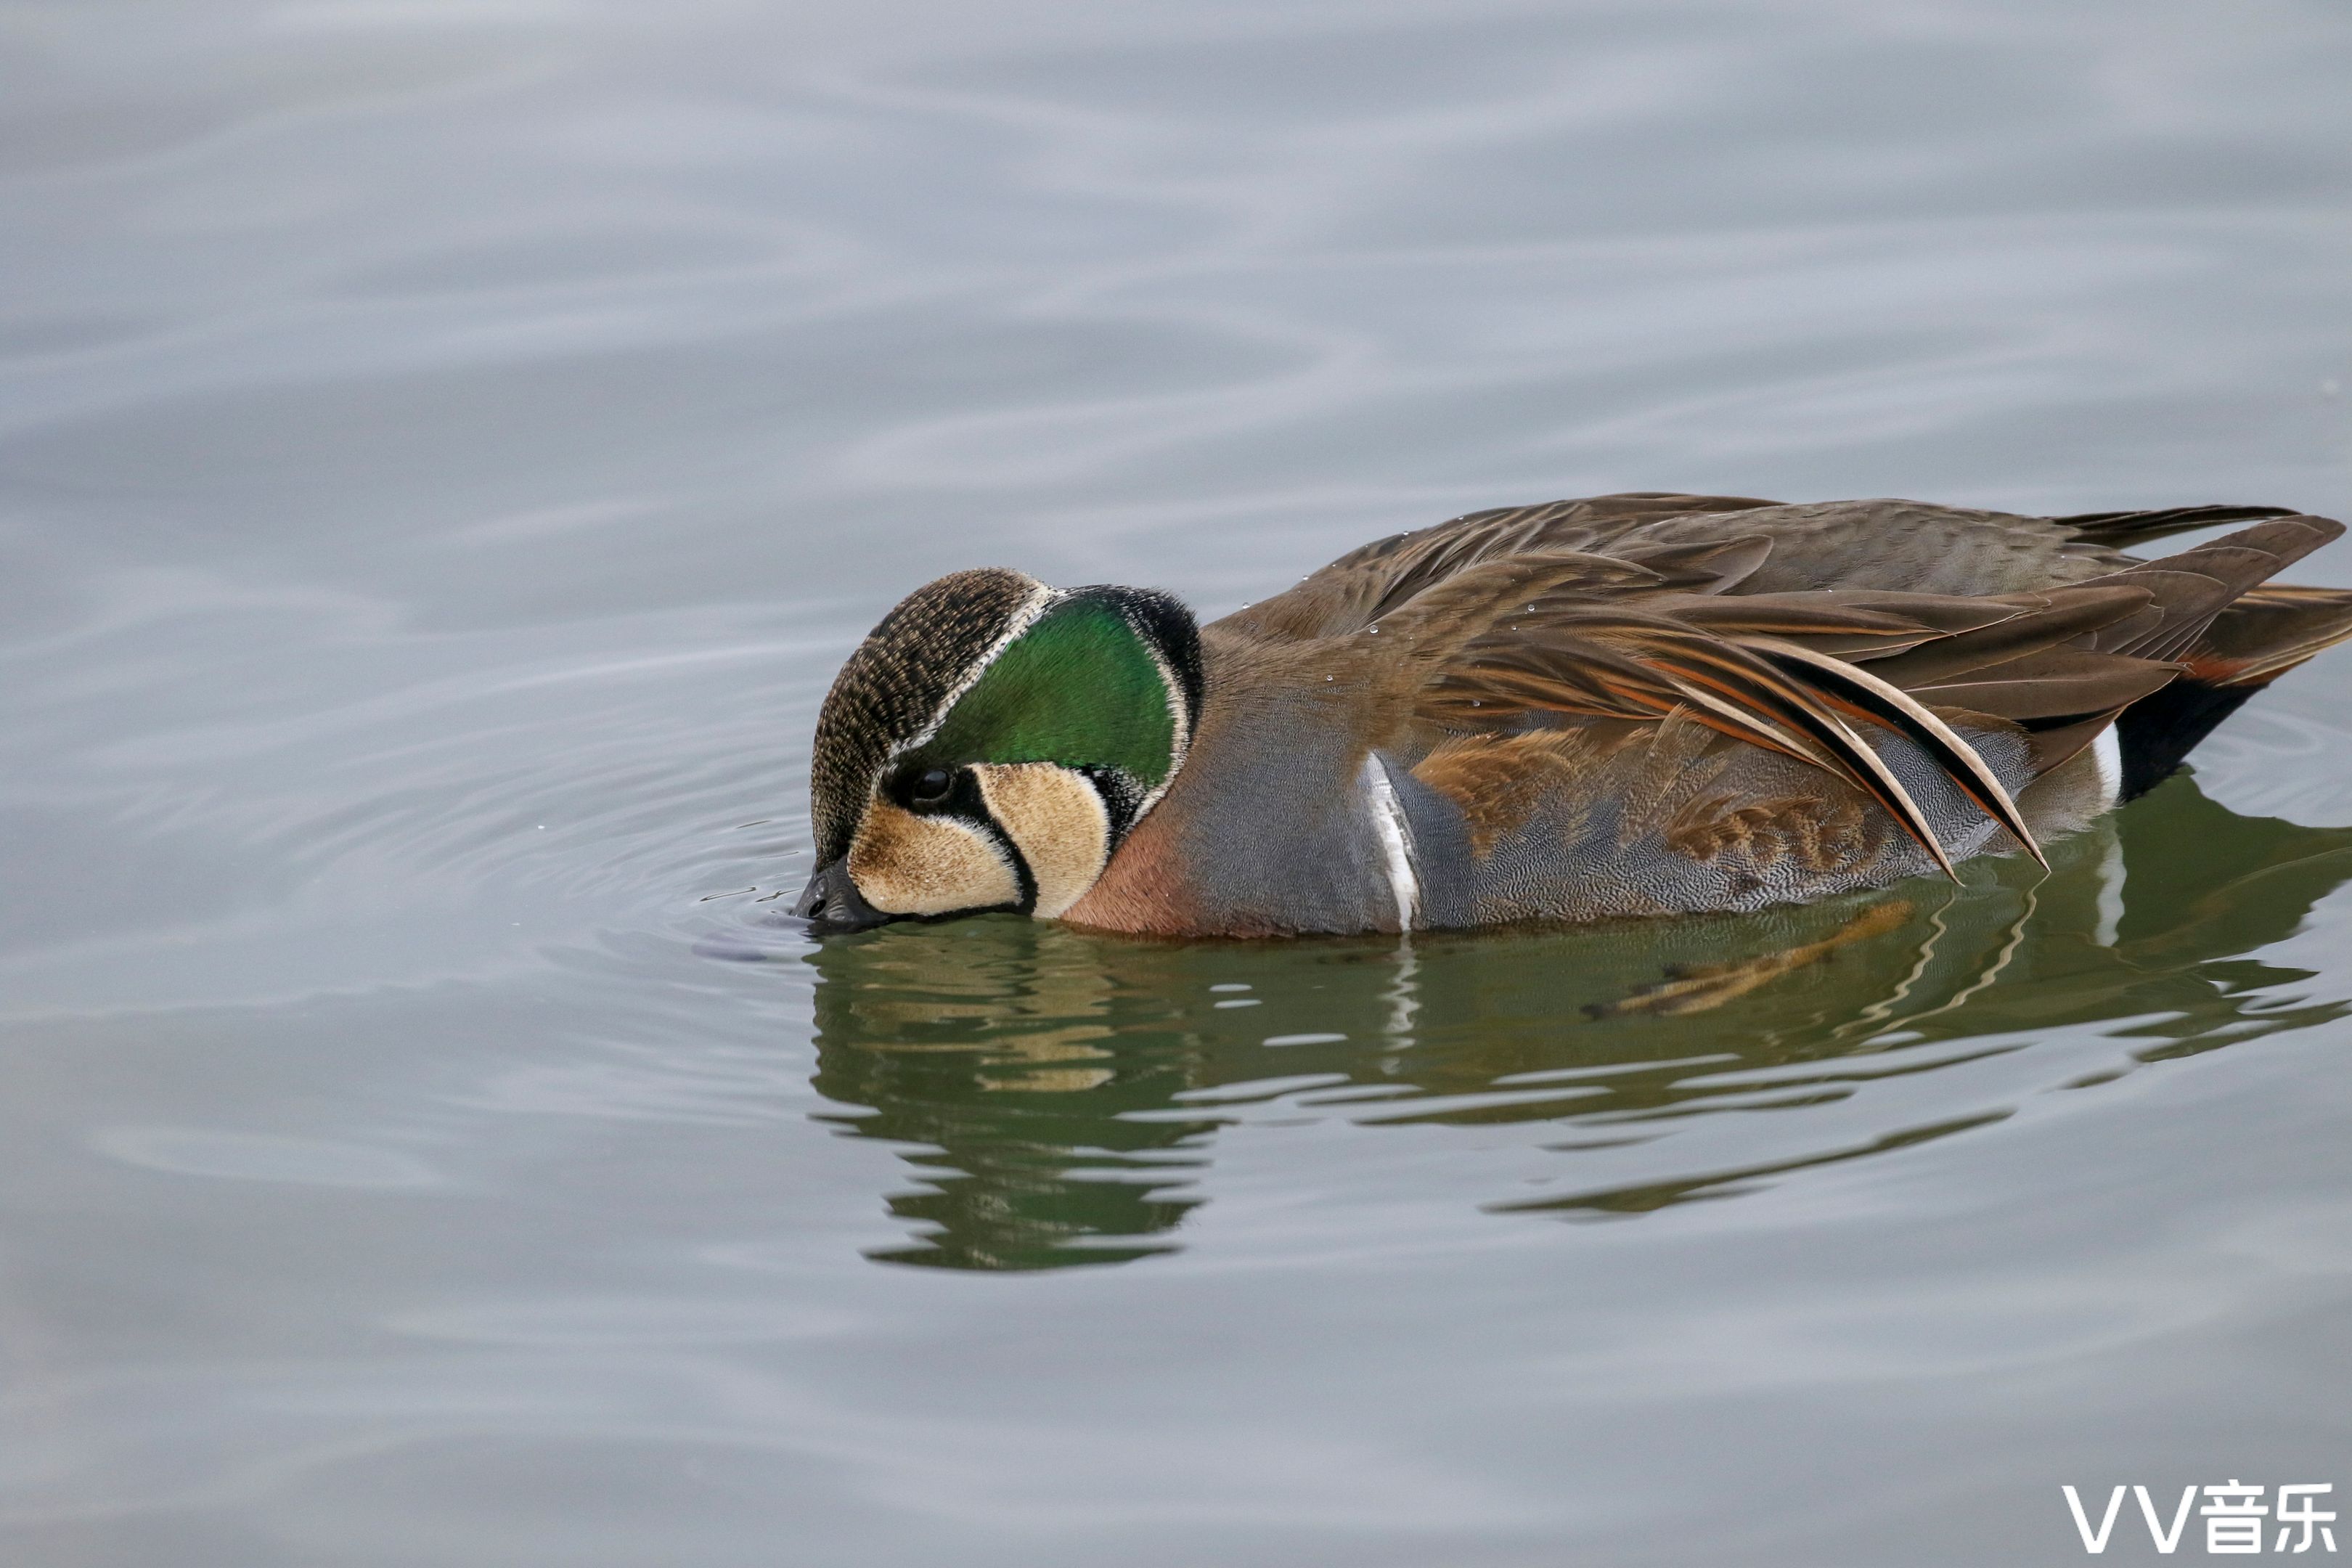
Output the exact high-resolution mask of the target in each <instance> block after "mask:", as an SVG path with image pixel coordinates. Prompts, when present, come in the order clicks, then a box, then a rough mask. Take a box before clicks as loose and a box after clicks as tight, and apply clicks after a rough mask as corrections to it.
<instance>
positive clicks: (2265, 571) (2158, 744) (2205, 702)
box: [2065, 507, 2352, 800]
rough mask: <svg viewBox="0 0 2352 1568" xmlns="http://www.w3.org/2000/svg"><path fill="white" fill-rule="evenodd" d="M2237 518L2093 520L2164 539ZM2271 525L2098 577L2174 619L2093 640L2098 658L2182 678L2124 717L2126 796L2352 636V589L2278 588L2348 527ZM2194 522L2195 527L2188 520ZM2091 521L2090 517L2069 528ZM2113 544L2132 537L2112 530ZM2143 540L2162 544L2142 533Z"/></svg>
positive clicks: (2204, 514) (2206, 510)
mask: <svg viewBox="0 0 2352 1568" xmlns="http://www.w3.org/2000/svg"><path fill="white" fill-rule="evenodd" d="M2229 510H2231V509H2229V508H2220V507H2187V508H2181V509H2179V511H2178V512H2176V513H2172V514H2157V513H2120V514H2112V516H2113V519H2114V521H2112V523H2111V522H2110V520H2109V519H2105V518H2102V519H2095V520H2092V521H2095V522H2096V523H2097V524H2098V525H2099V526H2101V527H2109V526H2112V527H2113V528H2114V529H2116V530H2118V531H2115V532H2108V533H2106V534H2105V535H2104V537H2105V539H2108V540H2116V539H2120V538H2121V537H2122V532H2121V531H2122V530H2128V529H2133V528H2143V527H2147V526H2148V520H2150V519H2154V518H2157V517H2158V516H2159V515H2163V516H2165V517H2166V518H2167V521H2164V522H2162V523H2160V524H2156V525H2155V526H2156V527H2157V529H2158V531H2159V532H2172V531H2179V530H2181V529H2184V528H2201V527H2204V526H2206V525H2207V524H2208V523H2210V522H2216V521H2228V520H2227V519H2225V518H2222V517H2220V516H2216V515H2214V514H2216V513H2220V512H2225V511H2229ZM2237 510H2241V511H2248V510H2255V511H2260V512H2262V513H2263V514H2264V517H2265V521H2261V522H2259V523H2257V524H2256V525H2255V526H2254V527H2252V528H2248V529H2244V530H2242V531H2239V532H2237V533H2233V534H2231V535H2230V536H2229V537H2228V538H2226V539H2220V540H2216V541H2214V542H2212V543H2210V544H2208V545H2204V546H2202V547H2200V548H2199V549H2195V550H2187V551H2183V552H2180V553H2179V554H2178V555H2172V556H2167V557H2166V558H2164V559H2163V560H2160V561H2151V562H2149V563H2147V564H2146V565H2145V566H2135V567H2131V568H2128V569H2127V570H2125V571H2122V572H2118V573H2115V574H2112V575H2110V576H2107V577H2104V578H2098V579H2095V581H2098V582H2102V583H2116V584H2135V585H2138V586H2144V587H2147V588H2148V589H2150V590H2151V591H2152V592H2153V593H2154V594H2155V595H2156V599H2157V605H2158V607H2160V608H2161V609H2162V610H2163V612H2164V613H2163V614H2161V615H2158V616H2153V617H2148V616H2141V617H2135V618H2132V619H2129V620H2126V621H2119V622H2117V623H2116V624H2115V625H2114V626H2109V627H2107V628H2105V629H2103V630H2102V631H2100V632H2098V633H2096V634H2094V637H2093V638H2092V643H2093V646H2095V647H2097V648H2098V649H2099V651H2102V652H2107V653H2123V654H2129V655H2132V656H2134V657H2136V658H2147V659H2161V660H2164V661H2167V662H2170V663H2176V664H2178V665H2179V666H2180V668H2181V673H2180V675H2179V677H2178V678H2176V679H2173V680H2172V681H2171V682H2170V683H2169V684H2168V685H2166V686H2165V687H2163V688H2162V689H2160V690H2157V691H2154V692H2151V693H2149V694H2148V695H2147V696H2146V697H2143V698H2141V699H2139V700H2137V701H2136V702H2134V703H2133V704H2132V705H2131V706H2130V707H2128V708H2126V709H2125V710H2124V712H2123V715H2122V717H2121V718H2120V719H2118V720H2117V721H2116V738H2117V739H2118V740H2119V741H2120V742H2121V743H2122V751H2123V773H2124V777H2123V798H2124V799H2126V800H2129V799H2131V798H2132V797H2133V796H2135V795H2143V794H2145V793H2147V791H2148V790H2149V789H2152V788H2154V787H2155V786H2156V785H2157V784H2160V783H2162V782H2163V781H2164V780H2165V779H2166V778H2167V777H2168V776H2170V775H2171V773H2173V772H2174V771H2175V770H2176V769H2178V768H2179V766H2180V764H2181V763H2182V762H2183V761H2184V760H2186V759H2187V757H2188V755H2189V752H2191V751H2193V750H2195V749H2196V747H2197V744H2198V743H2199V742H2201V741H2203V740H2204V739H2205V737H2206V736H2208V735H2210V734H2211V733H2212V732H2213V731H2214V728H2215V727H2216V726H2217V725H2219V724H2220V723H2221V721H2222V720H2224V719H2227V718H2228V717H2229V716H2230V715H2231V713H2233V712H2235V711H2237V710H2238V709H2239V708H2240V707H2241V706H2242V704H2243V703H2244V702H2245V700H2247V699H2248V698H2249V697H2252V695H2253V694H2254V693H2255V692H2256V691H2258V690H2260V689H2262V688H2263V687H2264V686H2266V685H2268V684H2269V683H2270V682H2271V681H2273V680H2275V679H2278V678H2279V677H2280V676H2282V675H2284V674H2285V673H2286V672H2287V671H2288V670H2290V669H2293V668H2294V667H2295V666H2296V665H2299V664H2301V663H2303V662H2304V661H2305V659H2308V658H2311V657H2312V656H2314V655H2315V654H2317V653H2320V652H2323V651H2324V650H2326V649H2327V648H2329V647H2334V646H2335V645H2336V644H2337V643H2339V642H2343V641H2346V640H2347V638H2352V590H2347V589H2342V588H2299V587H2290V586H2286V585H2284V584H2273V583H2271V582H2269V580H2268V579H2269V578H2270V577H2271V576H2272V575H2273V574H2275V573H2277V572H2279V571H2281V570H2283V569H2284V568H2285V567H2287V566H2289V565H2292V564H2293V563H2295V562H2297V561H2299V560H2301V559H2302V558H2303V557H2304V556H2305V555H2308V554H2310V553H2311V552H2313V551H2315V550H2316V549H2318V548H2319V547H2320V546H2322V545H2324V544H2326V543H2329V542H2332V541H2334V540H2336V539H2337V538H2339V537H2340V536H2341V535H2342V534H2343V532H2344V525H2343V524H2342V523H2340V522H2336V521H2331V520H2329V519H2326V518H2319V517H2307V516H2304V515H2302V514H2300V513H2294V514H2289V515H2284V516H2280V515H2277V514H2275V513H2273V512H2271V511H2270V510H2269V509H2267V508H2263V509H2237ZM2190 514H2195V521H2184V520H2185V519H2187V518H2189V516H2190ZM2065 521H2071V522H2077V523H2080V522H2083V521H2085V520H2083V519H2068V520H2065ZM2133 537H2135V538H2150V537H2155V534H2153V533H2148V532H2139V533H2135V534H2134V535H2133Z"/></svg>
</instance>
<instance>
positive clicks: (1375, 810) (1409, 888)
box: [1358, 752, 1421, 931]
mask: <svg viewBox="0 0 2352 1568" xmlns="http://www.w3.org/2000/svg"><path fill="white" fill-rule="evenodd" d="M1358 777H1359V781H1360V784H1361V785H1362V788H1363V792H1364V811H1365V814H1366V815H1367V816H1370V818H1371V819H1372V831H1373V832H1374V833H1376V834H1378V835H1379V836H1380V840H1381V855H1382V857H1383V858H1385V859H1386V860H1387V862H1388V873H1389V891H1390V893H1391V894H1392V895H1393V896H1394V897H1395V899H1396V907H1397V927H1398V929H1399V930H1401V931H1411V930H1412V927H1413V921H1414V920H1415V919H1416V918H1417V917H1418V916H1419V915H1420V913H1421V879H1420V878H1419V877H1418V876H1416V875H1415V874H1414V872H1413V868H1412V825H1411V824H1409V823H1407V822H1406V821H1405V816H1404V805H1403V804H1402V802H1400V801H1399V800H1398V799H1397V795H1396V786H1395V785H1394V784H1391V783H1389V771H1388V769H1387V768H1385V767H1383V766H1382V765H1381V760H1380V758H1378V757H1376V756H1374V755H1372V754H1371V753H1370V752H1367V753H1365V756H1364V766H1363V771H1362V772H1361V773H1360V774H1359V775H1358Z"/></svg>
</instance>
